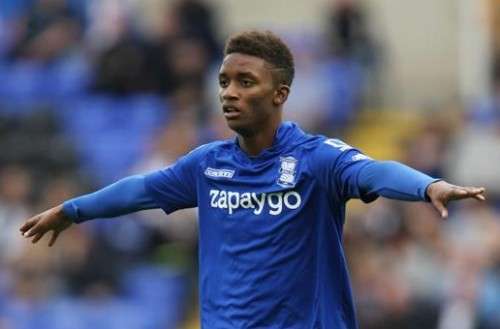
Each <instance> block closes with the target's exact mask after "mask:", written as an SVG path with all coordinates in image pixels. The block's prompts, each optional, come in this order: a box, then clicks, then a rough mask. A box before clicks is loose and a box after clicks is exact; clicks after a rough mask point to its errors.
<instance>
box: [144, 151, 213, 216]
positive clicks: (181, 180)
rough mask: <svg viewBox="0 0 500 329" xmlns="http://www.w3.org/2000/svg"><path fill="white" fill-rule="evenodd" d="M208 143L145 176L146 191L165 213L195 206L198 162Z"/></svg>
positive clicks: (196, 200) (204, 153) (196, 201)
mask: <svg viewBox="0 0 500 329" xmlns="http://www.w3.org/2000/svg"><path fill="white" fill-rule="evenodd" d="M207 149H208V145H202V146H200V147H198V148H197V149H194V150H193V151H191V152H190V153H188V154H186V155H185V156H183V157H181V158H179V159H178V160H177V161H176V162H175V163H174V164H172V165H171V166H168V167H166V168H164V169H161V170H158V171H155V172H152V173H149V174H147V175H146V176H145V185H146V190H147V192H148V193H149V194H150V195H151V197H152V198H153V199H154V200H155V201H156V203H157V204H158V205H159V206H160V207H161V208H162V209H163V210H164V211H165V212H166V213H167V214H169V213H171V212H173V211H175V210H178V209H184V208H193V207H196V206H197V203H198V198H197V179H198V168H199V164H200V162H201V161H202V160H203V158H204V156H205V155H206V151H207Z"/></svg>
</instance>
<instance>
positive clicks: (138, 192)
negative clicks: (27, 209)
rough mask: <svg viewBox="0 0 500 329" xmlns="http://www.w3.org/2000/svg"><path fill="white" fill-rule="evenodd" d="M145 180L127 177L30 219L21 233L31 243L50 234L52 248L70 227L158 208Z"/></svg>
mask: <svg viewBox="0 0 500 329" xmlns="http://www.w3.org/2000/svg"><path fill="white" fill-rule="evenodd" d="M144 180H145V178H144V176H141V175H136V176H130V177H127V178H124V179H122V180H120V181H118V182H116V183H114V184H111V185H109V186H107V187H105V188H103V189H101V190H99V191H96V192H94V193H91V194H87V195H83V196H80V197H77V198H74V199H70V200H68V201H66V202H64V203H63V204H60V205H58V206H56V207H54V208H51V209H49V210H47V211H44V212H42V213H40V214H38V215H36V216H33V217H31V218H30V219H28V220H27V221H26V223H24V225H23V226H21V228H20V231H21V233H22V234H23V235H24V236H25V237H26V238H32V240H31V241H32V242H33V243H36V242H38V241H39V240H40V239H41V238H42V237H43V236H44V235H45V233H47V232H49V231H52V236H51V239H50V241H49V246H52V245H53V244H54V243H55V242H56V240H57V237H58V236H59V234H60V233H61V232H62V231H64V230H65V229H67V228H68V227H69V226H71V225H72V224H73V223H80V222H83V221H86V220H90V219H94V218H106V217H116V216H120V215H125V214H128V213H132V212H136V211H139V210H145V209H153V208H158V205H157V204H156V202H155V200H154V199H153V198H152V197H151V196H150V195H149V194H148V193H147V191H146V187H145V181H144Z"/></svg>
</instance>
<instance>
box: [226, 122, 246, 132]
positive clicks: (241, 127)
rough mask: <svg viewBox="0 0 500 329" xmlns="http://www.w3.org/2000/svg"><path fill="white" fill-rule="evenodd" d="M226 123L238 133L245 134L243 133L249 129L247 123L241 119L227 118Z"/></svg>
mask: <svg viewBox="0 0 500 329" xmlns="http://www.w3.org/2000/svg"><path fill="white" fill-rule="evenodd" d="M226 124H227V126H228V127H229V129H231V130H232V131H234V132H236V133H237V134H240V135H245V133H246V132H247V131H248V130H249V127H248V124H246V123H245V122H244V120H241V119H227V118H226Z"/></svg>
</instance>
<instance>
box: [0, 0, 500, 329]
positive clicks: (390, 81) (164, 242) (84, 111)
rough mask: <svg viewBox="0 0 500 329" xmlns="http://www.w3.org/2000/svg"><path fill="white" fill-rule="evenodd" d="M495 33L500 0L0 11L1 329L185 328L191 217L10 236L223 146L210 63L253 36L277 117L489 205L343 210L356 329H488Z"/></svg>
mask: <svg viewBox="0 0 500 329" xmlns="http://www.w3.org/2000/svg"><path fill="white" fill-rule="evenodd" d="M499 22H500V1H498V0H481V1H479V0H439V1H434V0H421V1H411V0H401V1H390V0H366V1H361V0H359V1H341V0H339V1H326V0H314V1H313V0H308V1H284V0H283V1H275V0H268V1H264V0H254V1H231V0H213V1H208V0H207V1H197V0H184V1H182V0H179V1H164V0H142V1H140V0H100V1H98V0H89V1H85V0H66V1H65V0H38V1H34V0H2V1H0V328H1V329H32V328H33V329H35V328H36V329H45V328H50V329H59V328H60V329H80V328H94V329H100V328H102V329H114V328H129V329H136V328H137V329H139V328H140V329H143V328H151V329H153V328H154V329H156V328H165V329H167V328H181V329H182V328H186V329H191V328H197V327H198V324H197V318H198V316H197V312H198V310H197V297H196V291H197V289H196V285H197V277H196V271H197V270H196V248H197V244H196V218H195V212H193V211H183V212H178V213H176V214H174V215H171V216H169V218H165V216H164V215H163V214H161V213H160V212H158V211H149V212H143V213H140V214H136V215H132V216H127V217H125V218H121V219H106V220H97V221H94V222H90V223H86V224H84V225H78V226H73V227H72V228H71V229H70V230H68V231H67V232H66V233H65V234H64V235H63V236H61V238H60V240H59V241H58V243H57V244H56V246H55V247H53V248H51V249H49V248H48V247H46V242H47V241H42V244H40V245H37V246H36V247H33V246H32V245H31V244H30V243H29V242H27V241H24V240H23V239H22V238H21V237H20V235H19V233H18V228H19V226H20V225H21V223H22V222H23V221H24V220H25V219H26V218H28V217H29V216H30V215H32V214H34V213H37V212H39V211H41V210H43V209H46V208H48V207H51V206H54V205H56V204H58V203H59V202H61V201H62V200H64V199H67V198H69V197H71V196H75V195H78V194H81V193H84V192H88V191H92V190H93V189H95V188H98V187H100V186H103V185H104V184H108V183H110V182H112V181H114V180H116V179H118V178H120V177H123V176H125V175H129V174H133V173H139V172H147V171H150V170H153V169H155V168H160V167H163V166H166V165H167V164H169V163H171V162H172V161H173V160H174V159H175V158H177V157H178V156H179V155H181V154H183V153H185V152H186V151H188V150H190V149H191V148H193V147H194V146H196V145H198V144H201V143H205V142H208V141H211V140H213V139H218V138H226V137H228V136H231V134H230V132H228V131H227V130H226V129H225V126H224V122H223V121H222V118H221V116H220V115H219V111H218V106H217V99H216V92H217V82H216V72H217V68H218V67H217V65H218V63H219V61H220V59H221V47H222V44H223V41H224V39H225V37H227V36H228V35H229V34H230V33H231V32H234V31H238V30H241V29H243V28H249V27H251V28H267V29H272V30H273V31H275V32H277V33H278V34H280V35H281V36H282V37H283V38H284V39H285V40H286V41H287V42H288V43H289V44H290V46H291V48H292V51H293V52H294V55H295V57H296V65H297V77H296V81H295V82H294V85H293V88H292V95H291V98H290V100H289V102H288V103H287V107H286V109H285V112H286V115H287V117H288V118H291V119H293V120H297V121H299V122H300V123H301V124H302V126H303V127H304V128H306V129H307V130H309V131H315V132H320V133H325V134H328V135H330V136H337V137H341V138H344V139H345V140H346V141H347V142H348V143H350V144H352V145H355V146H357V147H359V148H361V149H362V150H363V151H365V152H366V153H367V154H369V155H371V156H373V157H375V158H377V159H396V160H400V161H403V162H405V163H407V164H409V165H411V166H413V167H415V168H417V169H419V170H422V171H424V172H426V173H429V174H431V175H436V176H439V177H445V178H447V179H450V180H451V181H453V182H455V183H458V184H475V185H484V186H486V187H487V188H488V201H487V202H486V203H482V204H479V203H477V202H463V203H460V204H454V205H451V207H452V211H451V213H450V218H449V220H447V221H446V222H442V221H441V220H440V219H439V218H438V216H437V214H436V213H435V211H434V210H433V209H432V208H431V207H430V206H428V205H424V204H416V203H401V202H393V201H389V200H382V199H380V200H378V201H377V202H375V203H374V204H370V205H363V204H361V203H359V202H350V204H349V208H350V212H349V216H348V219H347V225H346V228H345V245H346V250H347V254H348V259H349V263H350V270H351V275H352V282H353V286H354V291H355V299H356V303H357V310H358V317H359V320H360V325H361V328H363V329H378V328H381V329H382V328H384V329H391V328H419V329H421V328H439V329H449V328H453V329H472V328H479V329H493V328H497V329H498V328H500V238H499V237H500V170H499V168H500V60H499V59H500V57H498V56H499V54H500V52H499V51H500V23H499ZM44 242H45V243H44Z"/></svg>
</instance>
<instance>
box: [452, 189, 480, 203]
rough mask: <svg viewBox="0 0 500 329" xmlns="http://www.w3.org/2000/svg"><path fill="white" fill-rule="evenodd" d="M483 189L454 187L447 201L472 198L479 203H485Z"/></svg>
mask: <svg viewBox="0 0 500 329" xmlns="http://www.w3.org/2000/svg"><path fill="white" fill-rule="evenodd" d="M485 191H486V190H485V188H484V187H462V186H454V187H453V189H452V190H451V193H450V195H449V196H448V199H449V200H461V199H468V198H473V199H476V200H479V201H485V200H486V197H485V196H484V193H485Z"/></svg>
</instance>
